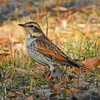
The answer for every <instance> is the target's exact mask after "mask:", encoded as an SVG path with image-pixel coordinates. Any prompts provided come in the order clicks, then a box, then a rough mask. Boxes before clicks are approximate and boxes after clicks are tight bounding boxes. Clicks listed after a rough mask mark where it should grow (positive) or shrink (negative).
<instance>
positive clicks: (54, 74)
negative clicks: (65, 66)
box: [48, 66, 63, 80]
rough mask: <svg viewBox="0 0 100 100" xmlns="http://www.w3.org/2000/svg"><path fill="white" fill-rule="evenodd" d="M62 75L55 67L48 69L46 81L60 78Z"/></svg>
mask: <svg viewBox="0 0 100 100" xmlns="http://www.w3.org/2000/svg"><path fill="white" fill-rule="evenodd" d="M62 75H63V73H62V72H61V70H60V69H59V68H57V67H54V66H51V67H50V73H49V75H48V79H49V80H50V79H52V78H57V79H59V78H61V77H62Z"/></svg>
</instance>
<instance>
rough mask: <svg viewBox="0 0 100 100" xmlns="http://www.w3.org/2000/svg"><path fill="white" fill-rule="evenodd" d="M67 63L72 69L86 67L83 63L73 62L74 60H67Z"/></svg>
mask: <svg viewBox="0 0 100 100" xmlns="http://www.w3.org/2000/svg"><path fill="white" fill-rule="evenodd" d="M66 63H67V64H68V65H69V66H72V67H77V68H81V67H84V64H83V63H81V62H78V61H75V60H73V59H67V61H66Z"/></svg>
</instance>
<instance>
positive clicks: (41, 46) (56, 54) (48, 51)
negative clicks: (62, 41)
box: [36, 35, 83, 68]
mask: <svg viewBox="0 0 100 100" xmlns="http://www.w3.org/2000/svg"><path fill="white" fill-rule="evenodd" d="M36 42H37V50H38V52H40V53H42V54H43V55H45V56H47V57H50V58H52V59H53V60H54V61H57V62H59V63H61V64H64V65H70V66H74V67H78V68H79V67H83V64H81V63H78V62H76V61H74V60H73V59H71V58H70V57H68V56H66V55H65V54H64V53H63V52H62V51H61V50H60V49H59V48H58V47H57V46H56V45H55V44H53V43H52V42H51V41H50V40H49V39H48V38H47V37H46V36H44V35H43V36H41V37H39V38H38V39H37V40H36ZM41 59H42V58H41Z"/></svg>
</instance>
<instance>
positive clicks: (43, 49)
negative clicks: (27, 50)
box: [37, 37, 66, 62]
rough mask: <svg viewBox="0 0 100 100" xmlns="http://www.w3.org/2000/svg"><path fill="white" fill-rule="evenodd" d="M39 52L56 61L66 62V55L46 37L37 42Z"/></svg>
mask: <svg viewBox="0 0 100 100" xmlns="http://www.w3.org/2000/svg"><path fill="white" fill-rule="evenodd" d="M37 50H38V51H39V52H40V53H42V54H44V55H45V56H48V57H51V58H53V59H55V60H56V61H62V62H63V61H65V60H66V57H65V56H66V55H65V54H64V53H63V52H62V51H61V50H60V49H59V48H58V47H57V46H56V45H55V44H53V43H52V42H51V41H50V40H48V39H47V38H46V37H40V38H38V40H37Z"/></svg>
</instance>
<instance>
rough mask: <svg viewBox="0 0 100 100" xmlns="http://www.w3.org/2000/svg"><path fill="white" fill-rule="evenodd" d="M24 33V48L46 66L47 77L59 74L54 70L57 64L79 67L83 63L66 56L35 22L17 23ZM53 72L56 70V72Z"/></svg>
mask: <svg viewBox="0 0 100 100" xmlns="http://www.w3.org/2000/svg"><path fill="white" fill-rule="evenodd" d="M19 26H21V27H23V28H24V30H25V33H26V48H27V52H28V54H29V56H30V57H31V58H32V59H33V60H34V61H36V62H37V63H39V64H41V65H44V66H48V67H49V69H50V73H49V76H48V77H54V76H59V72H57V71H55V69H56V68H58V67H59V66H66V67H67V66H71V67H77V68H81V67H83V64H82V63H80V62H76V61H75V60H73V59H72V58H71V57H69V56H67V55H66V54H65V53H64V52H63V51H62V50H61V49H60V48H59V47H58V46H57V45H56V44H54V43H53V42H52V41H51V40H50V39H49V38H48V37H47V36H46V35H45V34H44V32H43V30H42V29H41V27H40V25H39V24H38V23H37V22H33V21H30V22H26V23H24V24H19ZM54 72H57V73H56V74H55V73H54Z"/></svg>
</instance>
